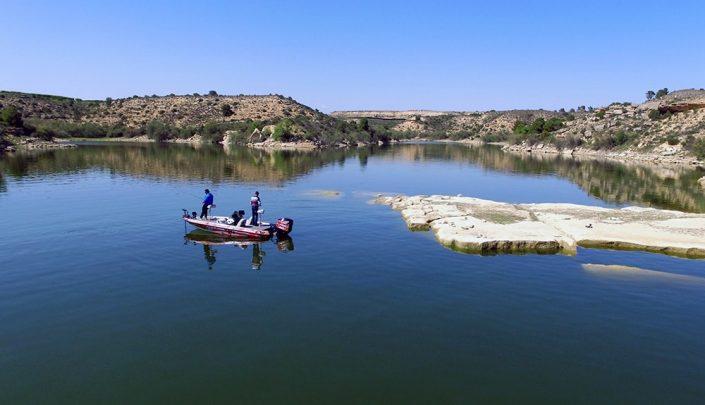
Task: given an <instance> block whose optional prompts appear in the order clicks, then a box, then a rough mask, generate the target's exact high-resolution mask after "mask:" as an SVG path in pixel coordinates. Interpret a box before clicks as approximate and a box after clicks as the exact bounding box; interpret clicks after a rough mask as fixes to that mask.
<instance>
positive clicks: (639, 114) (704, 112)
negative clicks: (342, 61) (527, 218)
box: [331, 89, 705, 163]
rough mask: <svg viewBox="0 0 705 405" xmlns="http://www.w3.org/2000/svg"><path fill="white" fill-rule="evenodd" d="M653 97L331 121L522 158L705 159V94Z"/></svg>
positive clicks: (360, 114) (349, 115)
mask: <svg viewBox="0 0 705 405" xmlns="http://www.w3.org/2000/svg"><path fill="white" fill-rule="evenodd" d="M651 97H653V98H652V99H650V100H648V101H646V102H644V103H642V104H638V105H633V104H631V103H612V104H610V105H609V106H606V107H598V108H593V107H585V106H580V107H578V108H577V109H571V110H569V111H566V110H563V109H562V110H560V111H547V110H511V111H485V112H442V111H426V110H414V111H336V112H333V113H331V115H332V116H334V117H337V118H340V119H346V120H360V119H368V120H370V122H371V123H372V124H373V125H381V126H384V127H386V128H388V129H389V131H391V132H392V133H393V134H394V135H393V137H414V136H416V137H423V138H432V139H446V138H449V139H476V140H482V141H485V142H501V143H504V144H506V145H507V147H506V148H507V149H511V150H517V151H533V152H536V151H537V150H540V151H541V152H549V153H565V152H566V151H570V152H571V153H583V154H598V153H601V154H603V155H606V154H609V155H618V156H622V157H636V156H637V155H639V156H641V157H642V158H643V159H647V160H652V159H654V158H656V159H657V160H661V161H673V162H692V163H695V160H697V159H699V160H705V90H694V89H691V90H679V91H674V92H670V93H669V92H668V91H667V90H666V89H663V90H660V91H659V92H658V93H653V95H652V96H651ZM400 134H401V136H400Z"/></svg>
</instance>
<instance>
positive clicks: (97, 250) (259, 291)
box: [0, 144, 705, 403]
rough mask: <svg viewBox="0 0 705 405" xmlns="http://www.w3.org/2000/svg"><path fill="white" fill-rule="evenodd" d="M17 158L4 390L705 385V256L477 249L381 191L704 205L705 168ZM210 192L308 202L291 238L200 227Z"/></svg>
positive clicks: (9, 180) (662, 397) (3, 186)
mask: <svg viewBox="0 0 705 405" xmlns="http://www.w3.org/2000/svg"><path fill="white" fill-rule="evenodd" d="M0 173H2V177H1V178H0V208H2V212H3V213H4V214H5V218H4V222H5V224H4V225H5V226H4V227H3V231H2V233H0V251H1V252H2V253H3V262H2V266H1V268H0V297H2V298H1V299H0V322H1V324H2V325H3V326H2V328H0V342H1V345H0V401H2V402H3V403H16V402H28V403H42V402H51V403H77V402H79V403H80V402H86V403H95V402H108V403H126V402H147V401H150V402H162V403H172V402H174V401H177V402H196V401H200V402H204V401H206V400H208V401H212V402H240V403H282V402H299V403H304V402H305V403H312V402H313V403H330V402H340V403H360V402H364V403H367V402H376V403H409V402H414V403H419V402H421V403H437V402H441V401H443V402H462V403H467V402H471V401H492V402H519V401H522V402H525V401H530V402H567V401H571V402H594V401H596V400H607V401H611V402H627V401H628V402H643V401H649V402H666V401H668V402H693V403H694V402H697V401H699V400H700V399H701V398H702V397H703V395H705V388H704V387H705V385H703V381H705V340H704V339H702V334H703V332H705V286H704V283H703V282H701V280H702V281H705V262H703V261H698V260H687V259H678V258H672V257H668V256H662V255H654V254H647V253H638V252H614V251H605V250H590V249H579V251H578V255H577V256H574V257H571V256H561V255H522V256H514V255H506V256H492V257H483V256H476V255H467V254H460V253H456V252H453V251H451V250H448V249H445V248H443V247H441V246H440V245H439V244H437V243H436V242H435V241H434V240H433V236H432V234H430V233H424V232H422V233H414V232H409V231H407V230H406V227H405V225H404V223H403V221H402V220H401V218H400V217H399V215H398V213H395V212H393V211H392V210H390V209H389V208H388V207H383V206H377V205H371V204H369V202H368V201H369V200H370V199H371V198H373V197H374V195H375V194H376V193H378V192H398V193H407V194H433V193H442V194H453V195H455V194H463V195H467V196H475V197H480V198H487V199H494V200H500V201H509V202H573V203H580V204H591V205H603V206H622V205H628V204H637V205H644V206H655V207H661V208H670V209H680V210H685V211H692V212H705V198H704V197H703V194H702V192H700V191H699V189H698V188H697V179H698V178H699V177H701V176H702V173H699V172H697V171H692V170H690V171H689V170H675V169H668V170H663V169H661V170H657V169H654V168H649V167H641V166H625V165H620V164H617V163H614V162H596V161H575V160H570V159H557V160H556V159H548V158H543V159H538V158H536V157H525V156H524V157H522V156H517V155H510V154H505V153H503V152H501V151H500V150H498V149H496V148H478V147H467V146H462V145H449V144H425V145H398V146H394V147H391V148H370V149H358V150H347V151H345V150H332V151H323V152H314V153H299V152H277V153H268V152H264V151H257V150H251V149H238V148H235V149H230V150H226V151H223V150H222V149H220V148H209V147H204V148H192V147H190V146H180V145H170V146H163V145H83V146H81V147H79V148H77V149H75V150H61V151H49V152H44V153H36V154H23V155H16V156H7V157H4V158H2V159H0ZM206 187H208V188H210V189H211V190H212V191H213V192H214V194H215V199H216V204H217V208H216V211H217V212H219V213H222V214H229V213H230V212H232V210H234V209H243V208H245V206H246V204H247V200H248V197H249V195H250V194H252V193H253V192H254V191H255V190H259V191H260V192H261V193H262V199H263V203H264V207H265V218H266V219H267V218H268V219H273V218H275V217H276V216H291V217H293V218H294V219H295V221H296V222H295V227H294V232H293V234H292V241H288V242H286V243H284V244H279V245H277V244H276V243H275V242H274V241H270V242H266V243H262V244H259V245H253V244H248V245H235V244H223V243H221V241H218V240H211V239H208V238H205V239H204V238H202V237H200V236H199V235H198V234H196V235H194V234H193V233H191V229H184V225H183V224H182V223H181V221H180V220H179V215H180V213H181V208H187V209H189V210H196V209H197V208H198V205H199V201H200V197H201V193H202V190H203V189H204V188H206ZM321 190H324V191H325V190H327V191H330V190H333V191H336V192H337V193H330V192H321ZM586 263H596V264H610V265H612V264H617V265H626V266H634V267H640V268H644V269H647V270H650V271H651V272H644V273H643V276H641V275H640V274H641V273H638V272H636V273H635V274H632V273H630V274H629V277H623V276H621V275H620V274H612V273H610V272H595V271H588V270H586V269H585V268H584V267H583V265H584V264H586ZM661 274H663V277H660V275H661ZM674 275H676V276H687V277H674Z"/></svg>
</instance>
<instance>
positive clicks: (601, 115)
mask: <svg viewBox="0 0 705 405" xmlns="http://www.w3.org/2000/svg"><path fill="white" fill-rule="evenodd" d="M595 115H596V116H597V118H599V119H603V118H605V110H600V111H598V112H596V113H595Z"/></svg>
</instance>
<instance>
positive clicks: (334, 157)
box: [0, 144, 705, 212]
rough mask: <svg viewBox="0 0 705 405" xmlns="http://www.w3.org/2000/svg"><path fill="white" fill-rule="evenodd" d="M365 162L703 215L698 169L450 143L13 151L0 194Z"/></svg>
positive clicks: (3, 168)
mask: <svg viewBox="0 0 705 405" xmlns="http://www.w3.org/2000/svg"><path fill="white" fill-rule="evenodd" d="M371 158H375V159H383V160H403V161H424V160H428V161H451V162H458V163H467V164H472V165H478V166H480V167H483V168H485V169H488V170H493V171H498V172H505V173H516V174H524V175H526V174H531V175H555V176H560V177H563V178H565V179H568V180H569V181H571V182H573V183H575V184H576V185H578V186H579V187H581V188H582V189H583V190H585V192H587V193H589V194H590V195H592V196H594V197H597V198H600V199H603V200H605V201H608V202H612V203H618V204H626V203H638V204H642V205H648V206H654V207H658V208H668V209H675V210H681V211H690V212H705V195H703V192H702V190H701V189H700V187H699V185H698V183H697V180H698V178H700V177H701V176H703V175H704V174H703V172H702V171H701V170H693V169H689V168H658V167H654V166H644V165H636V164H629V165H627V164H621V163H618V162H615V161H601V160H581V159H574V158H565V157H560V156H550V155H545V156H543V155H540V156H537V155H518V154H513V153H506V152H503V151H502V150H500V149H499V148H497V147H491V146H465V145H458V144H405V145H395V146H391V147H368V148H359V149H329V150H323V151H266V150H259V149H251V148H228V149H227V150H224V149H223V148H219V147H198V148H196V147H192V146H189V145H159V144H125V145H123V144H118V145H115V144H107V145H86V146H81V147H79V148H75V149H66V150H54V151H44V152H33V153H21V154H14V155H8V156H4V157H2V158H0V192H4V191H6V188H7V184H6V182H7V180H8V178H17V179H21V178H23V177H25V176H42V175H51V174H62V173H74V172H80V171H84V170H90V169H99V170H108V171H110V172H114V173H119V174H126V175H133V176H154V177H159V178H166V179H183V180H200V179H207V180H209V181H212V182H216V183H217V182H224V181H235V182H265V183H269V184H273V185H280V184H283V183H285V182H287V181H291V180H293V179H296V178H297V177H300V176H305V175H307V174H309V173H311V172H312V171H314V170H316V169H319V168H322V167H324V166H326V165H331V164H340V165H342V164H345V163H346V162H348V163H350V162H351V161H352V162H355V161H357V163H358V164H359V165H361V166H365V165H367V163H368V160H369V159H371Z"/></svg>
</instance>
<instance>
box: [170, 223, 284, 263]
mask: <svg viewBox="0 0 705 405" xmlns="http://www.w3.org/2000/svg"><path fill="white" fill-rule="evenodd" d="M272 243H273V244H274V245H275V246H276V250H277V251H278V252H280V253H288V252H291V251H293V250H294V240H293V239H292V238H291V237H290V236H280V237H277V238H275V239H272V240H270V241H267V242H261V241H249V240H238V239H229V238H224V237H222V236H218V235H214V234H211V233H208V232H204V231H201V230H195V231H191V232H189V233H187V234H186V235H184V244H186V245H189V244H190V245H201V246H202V247H203V257H204V259H205V261H206V264H207V265H208V270H213V268H214V266H215V262H216V254H217V253H218V249H224V248H226V247H228V246H232V247H234V248H236V249H240V250H243V251H247V250H249V251H251V252H252V259H251V262H250V268H251V269H252V270H261V269H262V266H263V265H264V258H265V256H266V255H267V252H266V251H265V246H266V245H268V244H272Z"/></svg>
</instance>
